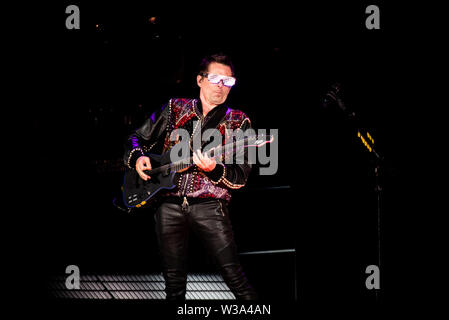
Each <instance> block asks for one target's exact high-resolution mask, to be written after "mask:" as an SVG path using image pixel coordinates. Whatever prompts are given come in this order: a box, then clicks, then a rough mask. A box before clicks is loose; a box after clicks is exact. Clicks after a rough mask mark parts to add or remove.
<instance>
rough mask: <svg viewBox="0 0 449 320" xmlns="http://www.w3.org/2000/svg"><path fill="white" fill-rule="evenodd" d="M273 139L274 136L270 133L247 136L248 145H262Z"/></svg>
mask: <svg viewBox="0 0 449 320" xmlns="http://www.w3.org/2000/svg"><path fill="white" fill-rule="evenodd" d="M273 141H274V136H273V135H272V134H259V135H257V136H251V137H248V147H257V148H258V147H262V146H263V145H266V144H267V143H271V142H273Z"/></svg>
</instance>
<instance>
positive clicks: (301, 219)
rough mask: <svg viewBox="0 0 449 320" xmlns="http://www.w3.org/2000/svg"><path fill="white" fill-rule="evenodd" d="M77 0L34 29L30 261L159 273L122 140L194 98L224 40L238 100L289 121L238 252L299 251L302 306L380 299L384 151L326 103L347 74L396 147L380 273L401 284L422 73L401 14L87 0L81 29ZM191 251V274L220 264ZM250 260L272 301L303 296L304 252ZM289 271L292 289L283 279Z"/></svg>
mask: <svg viewBox="0 0 449 320" xmlns="http://www.w3.org/2000/svg"><path fill="white" fill-rule="evenodd" d="M68 4H69V3H67V4H59V5H58V6H55V7H50V6H47V7H46V9H45V13H46V15H45V16H46V17H49V18H48V19H43V20H40V22H41V23H40V28H39V30H33V31H34V32H30V33H29V34H27V35H26V38H25V39H26V41H28V43H29V46H27V47H29V49H28V50H29V51H28V53H27V54H28V57H29V60H28V61H27V65H28V64H29V65H30V71H31V72H30V77H29V78H27V80H26V81H27V82H29V83H30V84H31V87H33V90H31V92H30V95H32V96H33V97H35V98H36V101H39V104H36V105H32V106H31V107H30V109H29V111H28V110H27V114H28V115H29V116H28V118H29V119H30V120H31V121H30V125H29V131H30V133H29V134H28V135H27V137H26V139H27V141H28V146H29V148H30V150H31V151H32V152H33V154H35V155H37V156H36V158H35V161H36V163H38V164H39V168H41V170H39V172H38V173H36V174H35V175H36V176H35V178H34V179H33V181H34V182H35V183H33V184H32V187H33V190H36V192H34V195H33V198H32V199H33V201H32V208H31V209H30V212H31V214H30V215H31V217H29V219H28V221H29V223H28V224H27V225H26V226H25V227H24V229H25V232H27V234H28V235H31V239H33V241H27V245H26V246H27V251H26V252H27V259H29V261H36V260H39V261H40V264H39V267H41V268H42V269H40V270H41V271H42V273H43V274H45V275H51V274H55V273H56V274H60V273H63V272H64V269H65V266H67V265H69V264H76V265H78V266H79V267H80V269H81V270H82V272H83V271H84V270H85V271H86V272H105V273H107V272H128V273H133V272H136V273H137V272H148V271H150V270H159V269H158V268H159V265H158V259H157V253H156V247H155V239H154V233H153V229H152V227H153V226H152V223H153V222H152V216H151V214H148V213H145V212H144V211H143V212H138V213H136V214H134V215H127V214H125V213H123V212H121V211H120V210H117V209H116V208H114V206H113V205H112V200H113V199H114V197H117V196H119V194H120V193H119V192H120V185H121V176H122V173H121V172H120V171H119V170H120V168H119V167H117V166H116V165H117V163H118V162H119V159H120V158H121V156H122V154H123V149H122V144H123V140H124V138H125V137H126V135H127V134H129V133H130V132H131V130H133V129H135V128H137V127H138V126H139V125H140V124H141V123H142V122H143V120H144V119H145V117H147V116H149V115H150V114H151V112H152V111H153V110H154V109H156V108H158V107H160V106H161V105H162V104H163V103H166V101H168V99H169V98H171V97H195V95H197V94H198V89H197V88H196V87H195V76H196V73H195V72H196V66H197V65H198V63H199V61H200V59H201V57H202V56H203V55H204V54H205V53H210V52H216V51H224V52H226V53H228V54H230V55H231V56H232V58H233V60H234V62H235V66H236V69H237V77H238V82H237V85H236V86H235V88H233V90H232V93H231V95H230V98H229V99H230V100H229V102H230V104H231V105H232V106H234V107H236V108H240V109H242V110H243V111H245V112H246V113H247V114H248V115H249V116H250V118H251V119H252V122H253V125H254V127H256V128H266V129H270V128H277V129H279V170H278V172H277V173H276V174H275V175H273V176H259V175H257V170H254V171H253V173H252V175H251V177H250V179H249V182H248V185H247V187H245V188H244V189H242V190H240V191H237V192H235V194H234V198H233V202H232V204H231V219H232V221H233V225H234V229H235V233H236V239H237V244H238V247H239V250H240V251H241V252H243V251H252V250H271V249H273V250H275V249H285V248H296V275H297V276H296V281H297V288H298V299H299V301H305V302H307V301H311V302H314V301H323V300H325V301H330V302H332V301H348V300H354V299H355V300H358V299H361V300H362V301H367V302H373V303H374V302H375V301H376V295H375V293H374V291H369V290H367V289H366V288H365V278H366V276H367V275H366V274H365V268H366V266H368V265H371V264H378V238H377V231H378V230H377V227H378V225H377V218H378V216H377V211H376V210H377V206H376V194H375V192H374V187H375V179H374V175H373V162H372V157H371V155H370V154H369V153H368V152H367V151H366V149H365V148H364V147H363V146H362V145H361V144H360V141H359V140H358V138H357V136H356V131H355V127H354V124H353V123H351V122H349V121H347V120H346V119H345V117H344V115H343V114H342V113H341V112H340V110H338V109H337V108H336V107H335V106H333V107H332V106H331V107H329V108H327V109H325V108H323V107H322V100H323V97H324V94H325V93H326V91H327V90H328V89H329V86H330V85H331V84H332V83H334V82H335V81H339V82H340V83H342V87H343V98H344V100H345V102H346V105H347V106H348V107H349V108H351V109H352V110H353V111H355V112H356V113H357V115H358V116H359V118H360V119H361V122H360V126H363V127H364V128H368V129H369V130H370V132H371V133H372V135H373V136H374V138H375V139H376V145H377V146H378V150H379V151H380V152H381V153H382V154H383V155H385V162H384V164H385V170H384V172H383V179H382V184H383V189H384V194H383V196H384V198H383V206H382V225H381V236H382V238H381V240H382V264H381V268H382V278H381V279H382V280H381V281H382V287H383V288H386V289H385V291H383V292H385V293H383V294H384V295H388V294H391V290H392V289H393V287H395V286H396V285H397V284H393V283H392V282H389V281H387V280H388V279H392V277H393V276H392V274H394V273H395V272H396V271H398V269H400V266H398V265H396V264H394V262H393V261H394V259H395V258H398V256H401V255H403V254H404V250H410V249H409V248H405V247H404V242H403V241H402V238H401V236H398V235H397V232H400V231H398V230H401V226H402V225H403V223H404V217H405V212H404V211H403V210H402V205H403V199H404V196H405V195H406V194H407V192H408V189H409V188H410V185H408V183H407V182H406V179H410V178H407V177H410V174H411V172H410V171H408V170H407V169H406V168H405V167H404V166H403V164H404V162H406V159H407V156H408V151H407V150H408V149H407V143H408V142H407V141H408V139H409V129H410V127H411V124H410V120H409V119H408V114H409V113H408V112H409V111H410V105H408V104H407V102H405V98H404V91H405V90H406V89H407V90H409V89H410V88H412V90H413V87H410V82H411V81H410V80H409V81H408V82H407V77H408V75H409V74H411V73H413V70H412V69H411V68H410V61H409V60H408V59H409V55H408V53H409V52H410V50H412V49H413V47H414V45H413V42H410V41H409V40H410V39H409V35H408V34H407V33H405V27H404V26H403V25H401V24H398V23H394V17H397V15H398V14H399V10H398V9H396V8H392V7H391V6H387V5H386V4H382V5H381V14H382V21H381V29H380V30H367V29H366V28H365V18H366V14H365V13H364V9H365V8H366V6H367V5H368V4H364V3H360V4H357V5H353V4H351V5H349V4H345V5H344V4H329V3H317V4H314V5H312V4H300V6H293V5H291V6H286V5H282V4H279V5H276V6H275V5H274V4H271V5H270V4H266V5H261V4H260V5H257V6H256V5H254V6H248V7H245V8H241V7H239V6H238V5H231V4H228V5H223V6H219V7H218V9H212V8H208V7H199V6H198V7H195V8H192V7H190V8H181V7H176V9H175V8H172V10H167V9H166V8H165V9H160V8H159V7H156V6H154V5H152V4H151V3H147V4H138V5H137V4H132V5H131V4H125V3H122V4H111V3H107V2H103V3H101V2H96V3H95V4H93V3H85V2H80V3H79V6H80V10H81V29H80V30H67V29H66V28H65V24H64V23H65V18H66V15H65V14H64V11H65V7H66V6H67V5H68ZM184 9H185V10H184ZM209 9H210V10H209ZM61 12H62V14H61ZM150 17H156V19H155V23H151V22H150V21H149V18H150ZM272 187H283V188H280V189H279V188H278V189H276V188H274V189H273V188H272ZM38 211H39V212H40V213H39V214H37V212H38ZM35 213H36V214H35ZM398 239H399V240H398ZM30 248H31V250H28V249H30ZM192 251H193V252H192V259H191V268H192V270H203V269H205V270H209V269H210V268H211V264H210V261H209V260H208V259H207V258H206V257H204V256H203V254H202V249H201V246H200V245H199V244H195V245H194V246H193V247H192ZM242 259H243V261H244V263H245V265H246V266H247V268H248V271H247V273H248V277H250V279H251V277H253V280H254V282H255V284H254V285H255V286H256V287H257V288H258V289H259V290H260V291H261V292H262V293H263V295H264V296H265V297H266V298H268V299H272V298H278V299H285V300H293V299H294V297H293V293H292V290H291V288H292V286H291V281H295V280H294V278H293V274H291V276H290V278H288V277H287V278H282V277H286V276H285V275H282V273H283V272H285V273H288V272H289V271H285V270H292V269H291V268H290V267H289V266H288V265H289V264H292V263H293V261H292V260H288V259H287V260H286V262H285V263H283V262H282V258H274V257H273V256H267V257H266V260H263V258H261V257H258V258H257V259H256V258H254V259H256V260H257V261H256V260H253V261H251V259H250V258H248V257H245V258H242ZM261 264H263V265H264V268H260V265H261ZM289 268H290V269H289ZM293 268H294V267H293ZM276 277H278V278H281V279H284V281H285V282H288V284H286V286H285V287H282V286H279V284H278V283H277V284H273V282H276V281H273V280H272V279H276ZM269 279H271V280H269ZM396 280H397V281H403V280H401V279H399V280H398V279H396ZM264 281H265V282H264ZM264 283H266V285H264ZM270 283H271V284H270ZM396 283H397V282H396ZM282 288H287V289H286V290H284V291H282ZM279 290H280V291H279Z"/></svg>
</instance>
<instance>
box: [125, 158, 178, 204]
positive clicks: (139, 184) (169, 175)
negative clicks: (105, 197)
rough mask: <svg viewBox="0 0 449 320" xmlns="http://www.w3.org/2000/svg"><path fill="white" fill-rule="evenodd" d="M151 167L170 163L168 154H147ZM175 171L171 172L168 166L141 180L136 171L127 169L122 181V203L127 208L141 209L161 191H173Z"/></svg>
mask: <svg viewBox="0 0 449 320" xmlns="http://www.w3.org/2000/svg"><path fill="white" fill-rule="evenodd" d="M147 156H148V157H149V158H150V161H151V166H152V167H153V168H158V167H161V166H163V165H166V164H169V163H170V152H166V153H164V154H162V155H156V154H148V155H147ZM175 174H176V171H172V170H171V168H170V166H167V169H165V170H158V172H156V173H152V174H149V175H150V177H151V179H148V180H147V181H145V180H143V179H142V178H141V177H140V176H139V174H138V173H137V171H136V170H134V169H128V170H127V171H126V172H125V176H124V179H123V201H124V203H125V205H126V206H127V207H130V208H135V207H138V208H139V207H142V206H144V205H146V204H148V203H149V201H151V200H154V198H155V196H156V195H157V194H158V193H159V192H160V191H161V190H167V189H173V188H174V187H175V186H176V184H175V183H174V179H175Z"/></svg>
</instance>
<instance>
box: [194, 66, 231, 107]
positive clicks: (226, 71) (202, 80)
mask: <svg viewBox="0 0 449 320" xmlns="http://www.w3.org/2000/svg"><path fill="white" fill-rule="evenodd" d="M207 72H208V73H214V74H218V75H221V76H226V77H232V71H231V68H230V67H229V66H226V65H224V64H221V63H217V62H212V63H210V64H209V69H208V71H207ZM196 82H197V84H198V86H199V87H200V97H201V99H202V100H205V102H207V103H208V104H210V105H219V104H222V103H224V102H225V101H226V98H227V97H228V94H229V91H231V87H227V86H225V85H223V82H222V81H220V82H219V83H217V84H213V83H211V82H210V81H209V80H208V79H207V77H201V76H200V75H198V76H197V78H196Z"/></svg>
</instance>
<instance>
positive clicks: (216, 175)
mask: <svg viewBox="0 0 449 320" xmlns="http://www.w3.org/2000/svg"><path fill="white" fill-rule="evenodd" d="M250 128H251V122H250V121H249V118H247V117H245V118H244V119H243V121H242V123H241V125H240V129H242V130H243V131H245V130H247V129H250ZM235 162H236V161H234V163H232V164H227V163H226V162H225V163H217V165H216V167H215V169H214V170H212V171H210V172H206V173H205V175H206V176H207V177H208V178H209V179H210V180H211V181H212V183H213V184H214V185H217V186H219V187H222V188H226V189H240V188H242V187H244V186H245V184H246V181H247V179H248V176H249V174H250V173H251V164H249V163H248V153H247V152H245V153H244V161H243V163H242V164H237V163H235Z"/></svg>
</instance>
